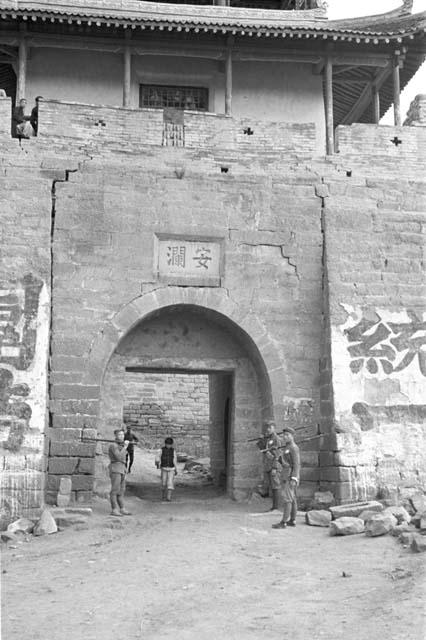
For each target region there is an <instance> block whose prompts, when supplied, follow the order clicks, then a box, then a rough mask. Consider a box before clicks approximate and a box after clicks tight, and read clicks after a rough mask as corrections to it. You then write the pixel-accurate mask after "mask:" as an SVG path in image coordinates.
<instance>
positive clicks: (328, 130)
mask: <svg viewBox="0 0 426 640" xmlns="http://www.w3.org/2000/svg"><path fill="white" fill-rule="evenodd" d="M324 72H325V77H324V82H325V135H326V152H327V155H329V156H331V155H332V154H333V153H334V120H333V63H332V60H331V57H330V56H327V58H326V61H325V68H324Z"/></svg>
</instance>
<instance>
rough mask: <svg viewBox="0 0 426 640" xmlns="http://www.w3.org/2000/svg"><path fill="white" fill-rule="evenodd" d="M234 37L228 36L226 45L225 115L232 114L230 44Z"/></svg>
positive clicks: (232, 42)
mask: <svg viewBox="0 0 426 640" xmlns="http://www.w3.org/2000/svg"><path fill="white" fill-rule="evenodd" d="M233 44H234V39H233V38H232V36H231V37H230V38H228V47H227V50H226V60H225V115H227V116H230V115H231V114H232V45H233Z"/></svg>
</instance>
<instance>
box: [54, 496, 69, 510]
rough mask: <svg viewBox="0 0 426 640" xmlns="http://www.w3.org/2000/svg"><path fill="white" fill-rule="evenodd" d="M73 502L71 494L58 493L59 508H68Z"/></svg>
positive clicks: (57, 502)
mask: <svg viewBox="0 0 426 640" xmlns="http://www.w3.org/2000/svg"><path fill="white" fill-rule="evenodd" d="M70 501H71V493H67V494H63V493H58V495H57V497H56V504H57V505H58V507H67V506H68V505H69V503H70Z"/></svg>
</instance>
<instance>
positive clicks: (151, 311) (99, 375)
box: [86, 287, 283, 499]
mask: <svg viewBox="0 0 426 640" xmlns="http://www.w3.org/2000/svg"><path fill="white" fill-rule="evenodd" d="M194 314H195V316H196V317H198V318H199V319H200V322H201V324H202V326H203V327H204V329H203V331H204V333H209V336H205V340H204V343H203V344H201V345H200V346H199V348H198V351H197V349H196V348H195V347H194V344H192V345H191V344H190V343H189V342H188V341H187V344H186V345H185V344H181V345H180V351H179V349H177V351H176V349H175V350H173V349H172V350H170V349H169V350H167V349H166V350H164V349H162V348H161V347H160V344H162V343H160V342H159V341H158V339H156V340H152V341H151V342H150V343H149V344H148V343H147V342H146V340H145V341H144V332H146V331H147V330H148V329H149V328H150V329H149V330H151V331H152V332H153V333H155V331H154V330H153V327H154V326H157V327H160V329H158V332H161V326H162V323H163V324H164V322H165V321H166V320H167V318H168V319H169V320H170V318H174V319H175V320H176V319H180V320H182V318H184V320H185V322H186V323H187V325H188V326H189V325H191V323H192V325H193V324H194ZM165 319H166V320H165ZM192 325H191V326H192ZM200 326H201V325H200ZM163 328H164V327H163ZM203 331H202V332H201V333H203ZM163 337H164V336H163ZM157 338H158V336H157ZM209 340H210V341H212V340H213V342H214V343H215V345H216V346H215V347H214V348H212V349H211V348H209V347H208V344H209ZM183 342H185V341H183ZM132 344H133V348H132ZM135 345H136V346H135ZM182 346H184V352H182V349H181V348H182ZM194 349H195V350H194ZM126 367H136V368H137V367H139V368H140V369H141V370H143V369H147V368H149V369H152V368H154V369H157V370H158V371H161V370H170V369H173V370H176V371H177V370H180V371H183V370H185V371H198V372H203V373H205V374H208V375H209V380H210V388H211V392H212V395H211V397H215V398H216V400H215V405H214V407H213V409H212V413H211V422H212V423H214V422H215V420H216V421H217V420H218V418H217V416H218V415H221V416H222V422H223V416H224V406H225V404H224V403H226V401H228V402H229V393H224V392H223V388H222V391H221V385H222V387H223V380H224V378H223V376H226V375H228V376H232V381H233V382H232V386H233V396H232V419H231V424H230V426H229V425H228V428H229V430H230V431H229V433H230V436H229V437H230V445H229V450H226V451H222V452H219V453H218V450H216V452H214V451H215V450H214V447H213V449H212V451H213V452H214V453H213V455H216V462H215V463H214V464H216V466H217V468H216V472H217V474H219V472H220V460H221V459H222V458H223V459H227V470H226V473H227V478H228V482H227V490H228V493H229V494H230V495H231V496H232V497H234V498H236V499H241V498H243V497H245V496H246V495H247V494H248V493H249V491H250V490H251V489H252V488H253V487H254V486H255V485H256V484H257V482H258V479H259V473H260V468H259V464H260V456H259V455H258V452H257V450H256V448H255V447H254V446H253V444H247V442H246V440H247V439H248V438H252V437H255V436H256V435H257V434H258V433H259V431H260V429H261V423H262V420H263V419H265V418H269V417H271V416H274V415H275V416H276V414H277V409H279V398H280V392H279V391H281V395H282V389H283V386H282V384H283V380H282V378H281V383H282V384H281V385H280V384H279V381H280V374H282V366H281V363H280V362H279V361H278V358H277V356H276V354H275V349H274V347H273V344H272V343H271V341H270V340H269V338H268V336H267V334H266V332H265V330H264V328H263V327H262V326H261V325H260V324H259V323H258V322H257V321H256V319H254V318H253V317H251V316H250V315H246V316H245V317H244V316H241V314H240V313H239V310H238V308H237V307H236V305H234V304H233V303H232V302H231V301H230V300H229V298H228V296H226V295H225V294H223V293H222V292H219V291H218V290H217V289H215V290H199V289H187V288H185V289H183V288H180V287H170V288H167V289H165V290H157V291H155V292H153V293H151V294H148V295H145V296H141V297H140V298H137V299H136V300H133V301H132V302H131V303H129V304H128V305H126V306H125V307H124V308H123V309H122V310H121V311H120V312H119V313H118V314H116V316H114V318H113V319H112V321H111V323H110V325H109V327H108V328H107V329H106V330H104V331H103V333H102V335H101V336H99V337H98V339H97V340H96V341H95V343H94V344H93V346H92V349H91V353H90V358H89V362H88V368H87V371H86V377H87V384H90V385H94V384H95V383H97V384H99V385H100V396H101V402H100V411H99V415H98V431H100V432H101V433H108V434H111V432H112V430H113V428H114V427H115V426H116V425H117V424H121V420H122V406H123V403H122V395H121V396H120V393H121V391H120V384H119V383H117V380H120V375H121V377H123V374H124V372H125V370H126ZM212 374H215V375H214V376H213V375H212ZM114 376H115V377H114ZM221 376H222V378H221ZM112 378H113V379H114V384H112V385H111V379H112ZM111 389H114V390H115V391H114V392H112V393H111V392H110V390H111ZM106 390H107V391H106ZM114 394H115V397H114ZM120 397H121V400H120ZM219 398H220V400H219ZM221 403H223V404H224V406H222V404H221ZM215 416H216V418H215ZM219 422H220V420H219ZM220 428H222V427H217V426H216V430H213V431H212V432H211V433H210V440H211V442H213V441H214V440H215V439H216V440H218V439H219V440H220V439H221V438H222V435H221V436H220V438H218V437H217V433H218V429H220Z"/></svg>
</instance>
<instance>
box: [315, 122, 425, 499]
mask: <svg viewBox="0 0 426 640" xmlns="http://www.w3.org/2000/svg"><path fill="white" fill-rule="evenodd" d="M349 129H352V127H350V128H349ZM406 130H409V133H408V137H404V138H403V139H404V141H405V142H407V141H409V143H410V146H411V148H412V150H413V151H412V152H411V153H408V152H407V147H406V148H405V149H406V150H405V152H404V153H405V155H404V156H403V158H402V160H404V159H406V160H407V163H409V164H410V167H411V168H410V169H409V175H410V179H407V178H406V177H405V174H406V172H407V171H408V169H407V166H406V165H405V166H404V162H403V161H402V160H401V158H398V156H397V153H396V149H394V148H393V145H392V147H389V146H386V145H385V144H382V145H380V144H379V142H380V138H381V136H385V139H387V138H389V131H388V128H384V130H383V131H377V130H376V129H373V130H372V129H371V127H368V128H367V131H366V132H367V133H368V132H371V135H370V136H367V135H366V136H365V138H366V149H367V150H368V151H369V152H370V153H371V155H367V154H365V155H363V156H362V157H360V158H359V160H358V163H357V164H355V163H354V155H353V154H354V149H351V148H350V145H349V143H348V146H347V147H345V148H346V151H347V155H343V156H341V157H340V158H339V163H340V166H341V168H342V169H343V168H344V167H349V166H350V167H351V168H352V172H350V173H349V174H345V171H344V170H343V171H341V172H340V179H336V175H333V176H332V177H331V178H330V181H329V185H328V186H329V197H327V198H326V201H325V202H326V205H325V242H326V267H327V269H326V274H327V286H328V290H329V318H330V325H331V353H330V358H331V375H332V392H333V398H334V409H333V414H332V415H333V419H334V429H333V433H332V435H331V436H330V437H329V438H328V447H327V448H326V447H323V448H325V449H326V450H325V451H324V452H322V453H321V469H320V483H321V487H322V488H323V489H327V488H331V489H332V490H333V491H334V492H335V493H336V495H337V497H338V499H340V500H341V501H351V500H356V499H361V500H363V499H365V498H370V497H381V498H386V499H389V500H392V501H398V500H400V499H402V498H404V497H406V496H407V495H410V493H412V492H413V491H416V490H418V489H419V488H422V487H423V488H424V486H425V484H426V476H425V469H426V455H425V451H426V448H425V446H424V438H425V434H424V421H425V416H426V404H425V398H426V366H425V362H426V351H425V345H426V305H425V300H426V274H425V264H426V263H425V249H426V243H425V229H426V214H425V212H426V180H425V175H426V174H425V173H424V171H423V167H424V163H425V160H426V146H423V147H422V146H421V141H422V139H423V132H420V135H419V137H418V138H416V137H415V131H416V130H415V129H414V128H413V129H411V130H410V129H409V128H406ZM353 132H354V130H352V132H349V133H353ZM355 132H356V134H357V135H356V140H355V143H354V147H355V150H357V149H359V146H358V145H359V141H360V139H361V130H360V128H359V127H358V126H356V127H355ZM344 133H345V135H346V134H347V132H344ZM397 133H398V132H397ZM398 135H399V133H398ZM391 137H392V136H391ZM349 139H350V138H349V137H347V138H346V140H347V141H348V140H349ZM372 141H376V143H377V144H378V146H377V148H375V149H372V148H371V147H370V146H369V145H370V144H371V142H372ZM415 154H417V155H415ZM348 161H349V163H350V164H349V163H348ZM373 171H374V176H373V175H371V172H373ZM333 439H334V444H333Z"/></svg>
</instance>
